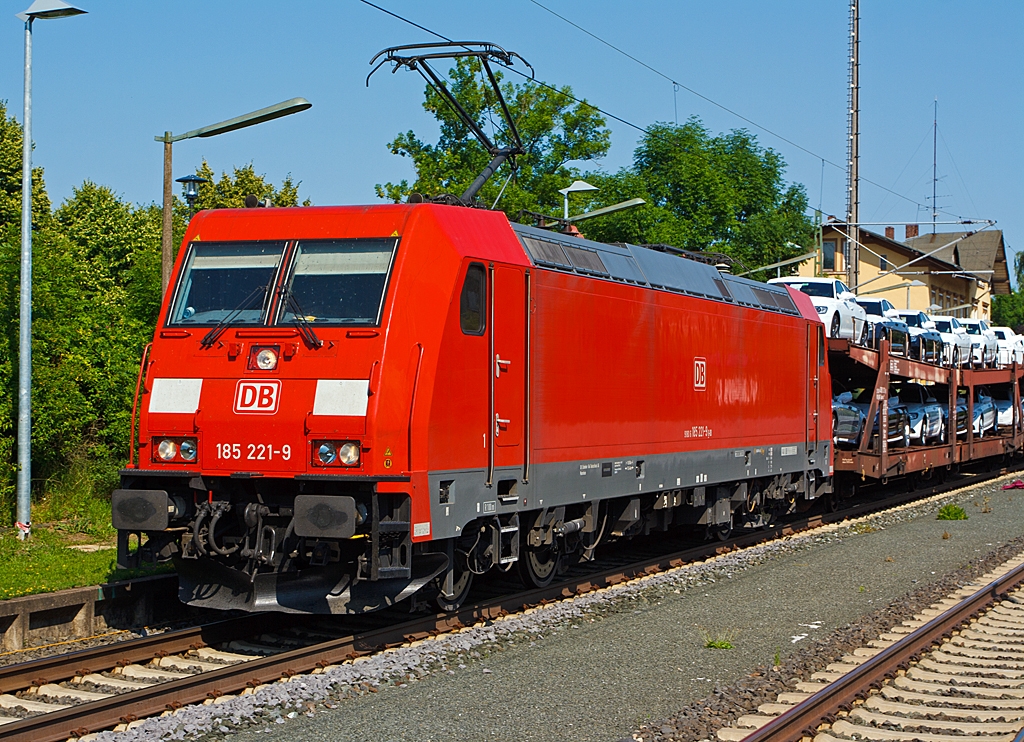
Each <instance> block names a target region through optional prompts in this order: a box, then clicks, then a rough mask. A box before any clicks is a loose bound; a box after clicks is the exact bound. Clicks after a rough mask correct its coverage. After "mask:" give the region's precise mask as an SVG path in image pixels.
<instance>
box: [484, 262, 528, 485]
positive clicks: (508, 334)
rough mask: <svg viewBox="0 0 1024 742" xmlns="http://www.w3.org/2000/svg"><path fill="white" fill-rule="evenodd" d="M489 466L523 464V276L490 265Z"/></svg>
mask: <svg viewBox="0 0 1024 742" xmlns="http://www.w3.org/2000/svg"><path fill="white" fill-rule="evenodd" d="M489 309H490V315H491V322H490V333H491V343H490V346H491V364H490V366H491V367H490V370H489V373H490V377H491V426H490V427H491V443H492V445H491V447H490V451H491V464H492V465H491V467H490V471H489V472H488V474H490V475H492V476H489V477H488V481H490V480H491V479H492V478H493V468H494V467H495V466H498V467H501V466H522V464H523V428H524V418H525V408H526V397H525V388H526V279H525V274H524V272H523V270H522V269H521V268H513V267H506V266H494V267H492V268H491V291H490V307H489Z"/></svg>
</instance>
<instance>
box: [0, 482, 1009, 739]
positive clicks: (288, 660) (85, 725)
mask: <svg viewBox="0 0 1024 742" xmlns="http://www.w3.org/2000/svg"><path fill="white" fill-rule="evenodd" d="M1003 473H1006V471H1005V470H1002V471H999V472H992V473H986V474H980V475H975V476H974V477H972V478H971V479H970V480H968V481H966V482H963V481H960V482H946V483H943V484H939V485H935V486H932V487H930V488H928V489H925V490H917V491H914V492H908V493H901V494H899V495H894V496H891V497H888V498H884V499H880V500H875V501H871V502H867V503H861V504H859V505H855V506H853V507H850V508H847V509H845V510H843V511H840V512H836V513H826V514H822V515H813V516H809V517H805V518H801V519H798V520H796V521H792V522H789V523H786V524H780V525H776V526H772V527H769V528H766V529H762V530H760V531H755V532H751V533H745V534H742V535H740V536H738V537H734V538H732V539H730V540H729V541H727V542H721V543H707V544H702V545H700V546H696V547H691V548H688V549H684V550H681V551H676V552H673V553H670V554H665V555H659V556H656V557H647V558H643V559H640V560H638V561H634V562H630V563H628V564H626V565H618V566H609V567H608V568H606V569H604V570H601V571H596V572H590V573H584V574H581V575H578V576H575V577H573V578H570V579H568V580H563V581H561V582H559V583H557V584H554V585H550V586H548V587H546V588H539V589H534V590H529V591H525V592H519V593H514V594H509V595H504V596H500V597H497V598H494V599H492V600H487V601H483V602H480V603H476V604H473V605H471V606H467V607H464V608H462V609H460V610H459V611H457V612H456V613H453V614H447V615H440V614H438V615H430V616H425V617H419V618H415V619H413V620H410V621H405V622H402V623H399V624H395V625H391V626H387V627H383V628H379V629H372V630H370V631H367V632H362V633H356V634H353V635H350V636H345V637H340V638H338V639H332V640H329V641H327V642H322V643H318V644H315V645H311V646H308V647H302V648H298V649H293V650H289V651H285V652H281V653H279V654H275V655H272V656H269V657H261V658H256V659H252V660H249V661H247V662H244V663H240V664H237V665H228V666H225V667H224V668H219V669H217V670H212V671H208V672H204V673H200V674H197V675H193V676H189V677H184V678H182V679H180V680H172V681H169V682H166V683H159V684H156V685H153V686H150V687H149V688H144V689H141V690H138V691H131V692H129V693H123V694H119V695H114V696H111V697H110V698H107V699H103V700H99V701H91V702H87V703H83V704H79V705H76V706H72V707H69V708H67V709H63V710H61V711H55V712H52V713H48V714H43V715H40V716H34V717H29V718H26V719H22V720H19V721H16V722H10V723H8V724H4V725H3V726H0V740H4V742H8V741H9V742H64V740H67V739H68V738H70V737H80V736H83V735H85V734H87V733H90V732H96V731H100V730H103V729H110V728H111V727H113V726H116V725H117V724H119V723H127V722H131V721H135V720H137V719H141V718H145V717H148V716H155V715H158V714H160V713H162V712H164V711H166V710H173V709H176V708H179V707H181V706H184V705H187V704H192V703H200V702H203V701H205V700H207V699H210V698H217V697H219V696H222V695H228V694H233V693H238V692H241V691H243V690H245V689H246V688H253V687H256V686H258V685H263V684H267V683H272V682H276V681H278V680H281V679H286V678H288V677H291V676H292V675H296V674H299V673H303V672H309V671H311V670H314V669H316V668H318V667H324V666H326V665H329V664H337V663H339V662H343V661H344V660H346V659H351V658H354V657H357V656H362V655H366V654H371V653H373V652H375V651H378V650H380V649H382V648H385V647H388V646H395V645H397V644H401V643H403V642H406V641H413V640H416V639H422V638H426V637H427V636H430V635H432V634H437V633H441V632H444V631H449V630H452V629H455V628H459V627H462V626H466V625H471V624H473V623H476V622H479V621H487V620H493V619H495V618H498V617H500V616H504V615H507V614H508V613H513V612H516V611H520V610H523V609H525V608H528V607H532V606H536V605H539V604H543V603H547V602H551V601H554V600H558V599H561V598H568V597H572V596H574V595H579V594H583V593H586V592H589V591H591V590H594V589H598V588H601V587H606V586H611V585H617V584H620V583H622V582H625V581H627V580H630V579H633V578H636V577H642V576H645V575H650V574H655V573H657V572H659V571H664V570H667V569H671V568H675V567H680V566H683V565H684V564H686V563H687V562H691V561H695V560H698V559H703V558H707V557H710V556H714V555H716V554H722V553H727V552H729V551H732V550H734V549H739V548H746V547H750V546H755V545H757V544H759V543H764V542H768V541H771V540H773V539H777V538H781V537H784V536H788V535H793V534H796V533H799V532H801V531H805V530H808V529H812V528H816V527H819V526H821V525H823V524H826V523H831V522H839V521H842V520H845V519H848V518H851V517H857V516H859V515H862V514H866V513H870V512H875V511H880V510H885V509H888V508H890V507H894V506H897V505H901V504H904V503H906V502H909V501H912V500H915V499H919V498H921V497H929V496H932V495H935V494H940V493H941V492H943V491H949V490H953V489H960V488H963V487H969V486H975V485H979V484H983V483H984V482H985V481H987V480H989V479H993V478H995V477H997V476H1000V475H1001V474H1003ZM287 618H288V616H286V615H285V614H253V615H249V616H244V617H241V618H239V619H228V620H225V621H220V622H216V623H213V624H207V625H205V626H199V627H194V628H190V629H183V630H180V631H174V632H167V633H164V634H157V635H155V636H151V637H145V638H143V639H137V640H129V641H125V642H121V643H119V644H114V645H108V646H104V647H97V648H94V649H88V650H82V651H80V652H74V653H71V654H65V655H58V656H55V657H50V658H44V659H40V660H34V661H31V662H27V663H22V664H20V665H11V666H9V667H8V668H0V692H9V691H12V690H16V689H20V688H25V687H27V686H30V685H42V684H43V683H53V682H57V681H59V680H66V679H68V678H71V677H74V676H75V675H79V674H82V673H80V672H79V670H82V669H84V670H88V671H90V672H96V671H99V670H104V669H110V668H113V667H116V666H118V665H121V664H127V663H130V662H138V661H147V660H150V659H152V658H154V657H158V656H162V655H165V654H171V653H174V652H180V651H186V650H188V649H191V648H194V647H198V646H204V645H206V644H210V643H214V642H218V641H226V640H229V639H237V638H238V637H239V636H240V635H244V634H246V633H262V632H265V631H268V630H273V629H275V628H277V627H278V626H279V625H280V624H281V622H282V619H287ZM86 674H87V673H86ZM18 683H20V685H19V684H18ZM773 742H775V741H774V740H773Z"/></svg>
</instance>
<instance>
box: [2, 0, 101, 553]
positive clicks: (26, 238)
mask: <svg viewBox="0 0 1024 742" xmlns="http://www.w3.org/2000/svg"><path fill="white" fill-rule="evenodd" d="M83 13H85V11H84V10H82V9H81V8H76V7H75V6H73V5H68V4H67V3H65V2H61V0H36V1H35V2H34V3H32V5H31V6H30V7H29V9H28V10H26V11H23V12H21V13H18V14H17V16H16V17H17V18H18V19H19V20H22V21H24V22H25V114H24V119H23V120H22V128H23V129H24V131H23V133H22V160H21V168H22V170H21V297H20V300H19V303H20V318H19V327H18V508H17V518H18V520H17V525H18V533H19V537H20V538H21V539H22V540H24V539H26V538H28V535H29V533H30V531H31V526H32V22H33V21H34V20H35V19H37V18H41V19H44V20H48V19H51V18H67V17H69V16H73V15H81V14H83Z"/></svg>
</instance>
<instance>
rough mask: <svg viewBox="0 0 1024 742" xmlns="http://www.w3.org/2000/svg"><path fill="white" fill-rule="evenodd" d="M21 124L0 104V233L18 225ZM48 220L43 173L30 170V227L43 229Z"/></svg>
mask: <svg viewBox="0 0 1024 742" xmlns="http://www.w3.org/2000/svg"><path fill="white" fill-rule="evenodd" d="M21 133H22V128H21V124H19V123H18V122H17V120H15V118H14V117H13V116H8V115H7V106H6V103H5V102H4V101H2V100H0V229H3V230H4V231H5V234H6V230H9V229H16V230H19V232H20V225H21V167H22V159H21V155H22V144H23V142H24V138H23V137H22V135H21ZM49 217H50V198H49V196H47V195H46V185H45V184H44V182H43V169H42V168H41V167H33V168H32V223H33V224H34V225H36V226H37V227H38V226H42V225H45V224H46V222H47V221H48V219H49Z"/></svg>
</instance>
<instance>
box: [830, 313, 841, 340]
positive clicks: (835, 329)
mask: <svg viewBox="0 0 1024 742" xmlns="http://www.w3.org/2000/svg"><path fill="white" fill-rule="evenodd" d="M829 337H834V338H837V337H839V312H836V313H835V314H834V315H833V316H832V328H831V329H830V330H829Z"/></svg>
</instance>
